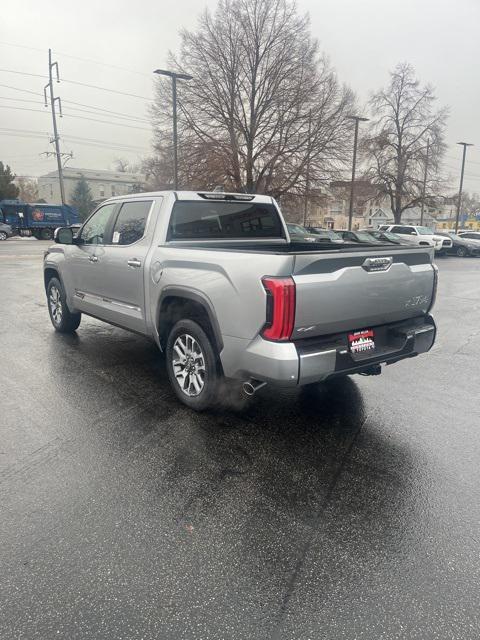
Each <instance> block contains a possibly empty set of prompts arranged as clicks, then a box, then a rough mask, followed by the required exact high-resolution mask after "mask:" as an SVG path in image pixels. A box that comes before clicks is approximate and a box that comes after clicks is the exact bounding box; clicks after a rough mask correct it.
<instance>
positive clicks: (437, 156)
mask: <svg viewBox="0 0 480 640" xmlns="http://www.w3.org/2000/svg"><path fill="white" fill-rule="evenodd" d="M435 101H436V97H435V94H434V91H433V89H432V87H431V86H429V85H425V86H421V84H420V82H419V80H418V79H417V78H416V77H415V71H414V69H413V67H412V66H411V65H409V64H406V63H402V64H399V65H398V66H397V67H396V68H395V70H394V71H393V72H392V73H391V74H390V83H389V84H388V86H387V87H386V88H384V89H382V90H380V91H379V92H378V93H375V94H374V95H373V97H372V98H371V100H370V108H371V111H372V114H373V119H372V124H371V126H370V128H369V134H368V135H367V137H366V139H365V142H364V150H365V152H366V157H367V159H368V162H369V170H368V176H369V177H370V178H371V180H372V182H373V183H374V184H376V185H377V186H378V188H379V190H380V191H383V193H385V194H386V195H387V196H388V198H389V200H390V206H391V209H392V213H393V215H394V218H395V222H396V223H399V222H400V221H401V218H402V213H403V212H404V211H405V210H406V209H409V208H411V207H415V206H417V205H418V204H420V203H421V202H422V199H423V180H424V173H425V163H426V160H427V158H426V153H427V142H428V145H429V158H428V172H427V183H426V189H425V200H426V201H427V200H431V198H432V197H433V196H435V194H436V193H438V191H439V188H440V185H441V184H442V180H441V179H440V166H441V160H442V156H443V153H444V151H445V143H444V132H445V125H446V120H447V116H448V110H447V109H446V108H443V109H439V110H435V108H434V107H435Z"/></svg>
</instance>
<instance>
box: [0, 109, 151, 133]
mask: <svg viewBox="0 0 480 640" xmlns="http://www.w3.org/2000/svg"><path fill="white" fill-rule="evenodd" d="M0 109H13V110H14V111H30V112H33V113H45V114H46V113H47V112H46V111H42V110H41V109H30V108H29V107H10V106H9V105H4V104H0ZM60 117H61V118H65V117H66V118H77V119H80V120H90V121H91V122H100V123H102V124H113V125H116V126H117V127H124V128H127V129H137V130H140V131H150V132H151V129H148V128H147V127H136V126H135V125H132V124H126V123H124V122H111V121H109V120H98V118H87V117H86V116H78V115H77V114H76V113H68V112H65V111H62V115H61V116H60Z"/></svg>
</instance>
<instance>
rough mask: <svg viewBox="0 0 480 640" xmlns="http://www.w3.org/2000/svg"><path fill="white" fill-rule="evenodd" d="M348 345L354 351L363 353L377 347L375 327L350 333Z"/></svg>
mask: <svg viewBox="0 0 480 640" xmlns="http://www.w3.org/2000/svg"><path fill="white" fill-rule="evenodd" d="M348 346H349V347H350V351H351V352H352V353H362V352H364V351H372V349H375V336H374V333H373V329H363V330H362V331H354V332H353V333H349V334H348Z"/></svg>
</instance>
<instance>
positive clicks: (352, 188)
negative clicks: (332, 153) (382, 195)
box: [347, 116, 368, 231]
mask: <svg viewBox="0 0 480 640" xmlns="http://www.w3.org/2000/svg"><path fill="white" fill-rule="evenodd" d="M347 118H348V119H349V120H353V121H354V122H355V134H354V137H353V162H352V183H351V185H350V205H349V207H348V230H349V231H351V230H352V219H353V197H354V194H355V168H356V164H357V145H358V123H359V122H367V121H368V118H362V117H361V116H347Z"/></svg>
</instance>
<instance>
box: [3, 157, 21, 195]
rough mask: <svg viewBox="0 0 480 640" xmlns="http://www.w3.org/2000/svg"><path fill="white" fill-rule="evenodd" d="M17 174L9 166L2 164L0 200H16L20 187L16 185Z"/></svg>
mask: <svg viewBox="0 0 480 640" xmlns="http://www.w3.org/2000/svg"><path fill="white" fill-rule="evenodd" d="M14 180H15V174H14V173H12V171H11V169H10V167H9V166H8V164H6V165H4V164H3V162H0V200H14V199H15V198H16V197H17V196H18V191H19V190H18V187H17V186H16V185H15V184H14V182H13V181H14Z"/></svg>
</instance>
